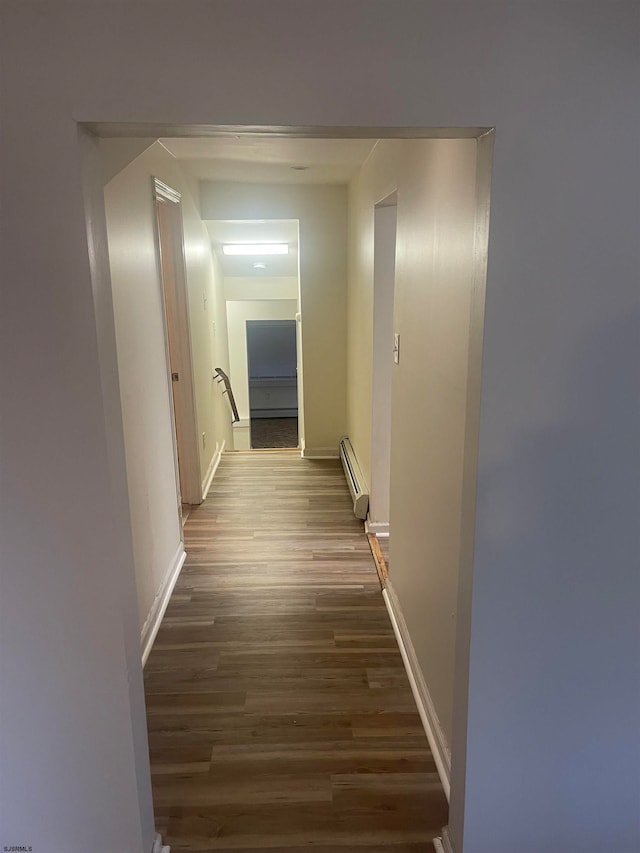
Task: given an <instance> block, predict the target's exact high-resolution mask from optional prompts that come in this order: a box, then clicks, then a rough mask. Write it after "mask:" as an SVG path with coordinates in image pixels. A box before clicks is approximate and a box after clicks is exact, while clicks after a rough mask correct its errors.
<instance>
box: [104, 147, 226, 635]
mask: <svg viewBox="0 0 640 853" xmlns="http://www.w3.org/2000/svg"><path fill="white" fill-rule="evenodd" d="M102 147H103V151H104V149H108V148H109V145H106V146H105V145H104V144H103V146H102ZM152 176H155V177H158V178H160V179H161V180H163V181H164V182H165V183H167V184H169V185H170V186H172V187H173V188H174V189H176V190H177V191H179V192H182V193H183V196H182V202H181V209H182V221H183V230H184V244H185V263H186V278H187V291H188V302H189V316H190V328H191V341H192V355H193V369H194V387H195V400H196V417H197V430H198V437H200V436H201V434H202V433H203V432H204V433H205V436H206V447H205V448H203V446H202V442H201V441H198V461H199V468H200V479H201V480H202V481H204V480H205V479H206V476H207V471H208V469H209V466H210V464H211V462H212V459H213V457H214V453H215V450H216V445H218V446H219V445H221V444H222V441H223V440H225V439H229V438H230V426H229V425H230V416H229V413H228V411H227V407H226V402H225V401H224V400H223V399H222V396H221V393H220V391H219V389H218V388H217V387H216V385H215V383H214V382H213V380H212V369H213V367H214V366H216V364H217V363H218V362H220V366H222V367H223V368H224V367H225V365H226V363H227V355H226V350H227V347H226V312H224V311H220V307H221V305H223V304H224V295H223V282H222V278H221V276H220V275H219V271H218V276H217V277H216V275H215V272H214V267H213V264H214V260H213V258H212V253H211V250H210V241H209V237H208V234H207V231H206V229H205V227H204V225H203V223H202V221H201V220H200V218H199V215H198V211H197V208H196V206H195V204H194V202H193V200H192V197H191V194H190V191H189V185H188V183H187V182H186V181H185V180H184V177H183V175H182V173H181V170H180V168H179V167H178V166H177V164H176V161H175V160H174V158H172V157H171V156H170V155H169V154H168V152H167V151H166V149H164V148H163V146H162V145H160V144H159V143H156V144H155V145H153V146H152V147H151V148H149V149H148V150H147V151H145V152H144V153H143V154H142V155H141V156H138V157H137V158H136V159H134V160H133V162H131V163H130V164H129V165H128V166H126V167H125V168H124V169H122V170H121V171H120V172H119V173H118V174H117V175H116V176H115V177H114V178H113V179H112V180H111V181H110V182H109V183H108V184H107V186H106V187H105V208H106V214H107V226H108V236H109V254H110V264H111V281H112V288H113V304H114V315H115V329H116V339H117V350H118V369H119V375H120V392H121V397H122V419H123V426H124V439H125V450H126V455H127V479H128V484H129V506H130V509H131V527H132V533H133V543H134V552H135V563H136V584H137V589H138V612H139V619H140V626H141V628H142V629H143V631H144V629H145V628H147V629H148V627H149V625H150V622H151V621H152V620H153V618H154V614H155V612H156V608H157V606H158V604H159V602H160V598H161V596H162V593H163V590H164V587H165V583H166V582H167V580H168V578H169V576H170V573H171V570H172V568H173V566H174V565H175V563H176V561H177V559H178V558H179V555H180V553H181V552H182V550H183V548H182V544H181V539H182V536H181V528H180V521H179V518H178V513H177V505H176V485H175V473H174V461H173V446H172V441H173V439H172V433H171V411H170V398H169V395H170V388H169V386H168V381H167V367H166V360H165V341H164V325H163V324H164V320H163V302H162V280H161V277H160V268H159V259H158V252H157V225H156V212H155V203H154V198H153V192H152ZM216 300H217V302H216ZM214 323H215V324H216V331H215V334H214ZM220 360H221V361H220Z"/></svg>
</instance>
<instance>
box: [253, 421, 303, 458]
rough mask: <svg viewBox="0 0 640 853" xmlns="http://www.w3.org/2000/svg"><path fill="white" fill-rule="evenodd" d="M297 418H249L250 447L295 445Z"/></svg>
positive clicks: (296, 442)
mask: <svg viewBox="0 0 640 853" xmlns="http://www.w3.org/2000/svg"><path fill="white" fill-rule="evenodd" d="M297 446H298V419H297V418H251V447H253V448H254V449H256V450H258V449H261V448H265V447H297Z"/></svg>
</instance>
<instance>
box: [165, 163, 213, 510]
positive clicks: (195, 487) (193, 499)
mask: <svg viewBox="0 0 640 853" xmlns="http://www.w3.org/2000/svg"><path fill="white" fill-rule="evenodd" d="M153 192H154V198H155V201H156V204H158V203H159V202H161V203H168V204H170V205H172V206H174V205H175V214H174V217H173V221H172V229H171V230H172V238H173V240H174V246H173V249H174V258H175V282H174V283H175V297H176V309H177V321H178V327H179V336H178V337H179V347H178V353H177V355H178V360H179V363H180V370H179V373H180V379H179V394H178V395H177V399H178V401H179V405H180V412H179V413H178V417H180V419H181V422H182V425H183V437H182V441H180V440H179V437H178V435H177V431H176V430H175V423H174V424H173V429H174V441H175V447H176V454H179V457H180V470H181V472H182V479H183V489H182V490H183V491H184V494H182V495H181V499H182V501H184V502H185V503H188V504H192V505H198V504H200V503H201V502H202V484H201V481H200V455H199V451H198V447H199V445H198V423H197V415H196V398H195V389H194V380H193V377H194V371H193V359H192V348H191V326H190V321H189V305H188V295H187V275H186V264H185V257H184V234H183V229H182V196H181V195H180V193H179V192H177V191H176V190H174V189H172V188H171V187H170V186H168V185H167V184H165V183H164V182H163V181H161V180H160V179H159V178H156V177H154V178H153ZM158 246H160V234H159V226H158ZM158 261H159V267H160V274H161V275H162V265H161V261H160V257H159V256H158ZM163 305H164V291H163ZM164 326H165V329H164V332H165V346H166V350H167V360H168V359H169V342H168V335H167V321H166V311H165V318H164ZM168 363H169V364H170V362H168ZM168 381H169V390H170V392H171V393H170V397H171V403H172V405H173V388H172V387H171V386H172V380H171V370H170V367H169V376H168ZM173 416H174V418H175V416H176V413H175V412H173ZM183 445H184V446H183ZM178 490H179V491H180V484H179V483H178Z"/></svg>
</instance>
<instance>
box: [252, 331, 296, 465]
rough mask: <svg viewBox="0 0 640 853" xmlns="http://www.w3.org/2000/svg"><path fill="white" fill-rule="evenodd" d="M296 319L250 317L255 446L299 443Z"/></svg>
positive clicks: (253, 442)
mask: <svg viewBox="0 0 640 853" xmlns="http://www.w3.org/2000/svg"><path fill="white" fill-rule="evenodd" d="M297 363H298V357H297V345H296V321H295V320H247V365H248V371H249V412H250V417H251V447H252V448H253V449H259V450H260V449H267V448H294V447H298V387H297Z"/></svg>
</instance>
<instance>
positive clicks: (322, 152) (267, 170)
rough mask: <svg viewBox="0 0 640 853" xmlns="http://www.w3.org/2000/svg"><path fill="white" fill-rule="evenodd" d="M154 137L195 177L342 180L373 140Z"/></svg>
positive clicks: (345, 180)
mask: <svg viewBox="0 0 640 853" xmlns="http://www.w3.org/2000/svg"><path fill="white" fill-rule="evenodd" d="M160 141H161V142H162V144H163V145H164V146H165V147H166V148H168V149H169V151H170V152H171V153H172V154H173V155H174V156H175V157H177V159H178V160H180V161H181V164H182V166H183V168H184V169H186V170H187V171H188V172H190V173H191V174H192V175H193V176H194V177H196V178H198V179H199V180H211V181H242V182H245V183H252V182H256V183H286V184H345V183H348V182H349V181H350V180H351V178H352V177H353V176H354V175H355V173H356V172H357V171H358V169H359V168H360V166H362V164H363V163H364V161H365V160H366V159H367V157H368V156H369V154H370V153H371V151H372V150H373V147H374V146H375V144H376V141H377V140H375V139H284V138H281V139H279V138H273V139H265V138H262V139H260V138H246V137H213V138H204V137H202V138H195V139H194V138H192V139H187V138H164V139H161V140H160Z"/></svg>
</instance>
